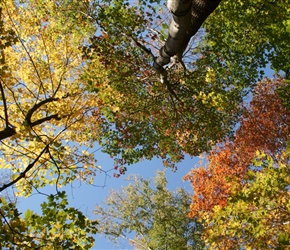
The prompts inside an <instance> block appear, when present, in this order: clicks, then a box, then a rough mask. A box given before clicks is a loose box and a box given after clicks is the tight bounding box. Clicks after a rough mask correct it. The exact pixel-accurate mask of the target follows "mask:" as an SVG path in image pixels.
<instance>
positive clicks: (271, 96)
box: [185, 78, 290, 217]
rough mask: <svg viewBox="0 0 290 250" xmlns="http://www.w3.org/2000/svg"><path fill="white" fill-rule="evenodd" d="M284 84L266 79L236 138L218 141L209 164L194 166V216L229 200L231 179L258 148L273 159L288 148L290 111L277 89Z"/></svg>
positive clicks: (189, 176)
mask: <svg viewBox="0 0 290 250" xmlns="http://www.w3.org/2000/svg"><path fill="white" fill-rule="evenodd" d="M283 86H285V84H284V80H283V79H279V78H277V79H273V80H269V79H264V80H263V81H262V82H260V83H259V84H258V85H257V87H256V89H255V91H254V93H253V96H252V101H251V104H250V106H249V108H248V110H247V112H246V113H245V114H244V115H243V117H242V120H241V124H240V127H239V129H238V130H237V131H236V136H235V138H234V139H233V140H232V141H230V140H228V141H227V142H226V143H223V144H220V145H218V146H217V147H216V148H215V149H213V151H212V152H211V154H210V155H209V157H208V161H209V165H208V167H200V168H197V169H193V170H191V171H190V172H189V173H188V174H187V176H186V177H185V179H187V180H189V181H190V182H191V183H192V187H193V189H194V192H195V194H194V196H193V202H192V204H191V212H190V216H191V217H195V216H197V217H199V215H200V214H202V213H203V212H210V211H212V209H213V207H214V206H215V205H219V206H221V207H223V206H225V205H226V204H227V197H228V194H229V193H230V192H231V189H232V185H231V182H228V181H229V180H231V179H236V180H240V179H241V178H243V176H244V174H245V173H246V172H247V170H248V168H249V167H251V164H252V159H253V158H254V157H255V154H256V151H257V150H260V151H264V152H266V153H267V154H269V155H271V156H272V157H273V158H274V159H275V157H276V155H277V154H280V153H281V151H282V150H284V149H285V148H286V145H287V141H288V140H289V135H290V127H289V124H290V113H289V110H287V109H286V108H285V107H284V106H283V102H282V100H281V98H280V97H279V96H278V94H277V93H276V91H275V90H276V89H277V88H278V87H279V88H281V89H282V88H283Z"/></svg>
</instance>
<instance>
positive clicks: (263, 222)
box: [204, 153, 290, 249]
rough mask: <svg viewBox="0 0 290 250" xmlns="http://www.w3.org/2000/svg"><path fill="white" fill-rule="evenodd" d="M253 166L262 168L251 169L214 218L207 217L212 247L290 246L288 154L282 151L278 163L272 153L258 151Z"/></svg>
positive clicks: (260, 247) (208, 239) (218, 207)
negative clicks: (257, 169)
mask: <svg viewBox="0 0 290 250" xmlns="http://www.w3.org/2000/svg"><path fill="white" fill-rule="evenodd" d="M253 166H255V167H258V168H261V171H258V172H254V171H253V170H248V172H247V174H246V175H245V176H244V178H243V179H242V183H243V184H242V186H241V187H238V188H237V189H233V190H232V192H231V194H230V195H229V197H228V200H229V202H228V204H227V206H226V207H224V208H222V207H220V206H215V207H214V209H213V215H212V217H211V218H210V219H209V220H205V222H204V223H205V225H206V228H207V229H206V233H205V238H206V239H207V241H208V242H210V243H211V247H213V248H215V247H218V248H219V249H220V248H225V249H237V247H238V246H240V247H246V249H286V246H288V247H289V245H290V226H289V219H290V202H289V201H290V195H289V185H290V178H289V174H290V168H289V155H288V156H287V155H286V154H284V153H283V154H282V155H281V157H280V159H279V161H278V162H277V161H276V160H275V161H274V160H273V159H272V158H271V157H270V156H269V155H266V154H264V153H258V155H257V158H256V159H255V161H254V163H253ZM233 184H235V183H233ZM237 185H238V186H239V185H240V183H237Z"/></svg>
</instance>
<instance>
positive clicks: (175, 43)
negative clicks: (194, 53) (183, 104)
mask: <svg viewBox="0 0 290 250" xmlns="http://www.w3.org/2000/svg"><path fill="white" fill-rule="evenodd" d="M220 2H221V0H168V2H167V7H168V9H169V11H170V12H171V13H172V16H173V18H172V21H171V24H170V27H169V34H168V38H167V40H166V42H165V44H164V46H163V47H162V48H161V49H160V51H159V54H160V55H159V56H158V57H157V58H156V59H155V61H154V67H155V68H156V69H157V70H158V71H162V70H163V66H164V65H166V64H168V63H169V62H170V57H172V56H174V55H176V54H177V53H181V54H182V53H183V52H184V50H185V49H186V47H187V45H188V43H189V41H190V38H191V37H192V36H194V35H195V34H196V32H197V31H198V30H199V28H200V27H201V25H202V24H203V22H204V21H205V20H206V19H207V17H208V16H209V15H210V14H211V13H212V12H213V11H214V10H215V9H216V8H217V6H218V5H219V3H220Z"/></svg>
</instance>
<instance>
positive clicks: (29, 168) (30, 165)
mask: <svg viewBox="0 0 290 250" xmlns="http://www.w3.org/2000/svg"><path fill="white" fill-rule="evenodd" d="M48 148H49V144H47V145H46V146H45V147H44V149H43V150H42V151H41V152H40V154H39V155H38V156H37V157H36V159H35V160H34V161H33V162H32V163H30V164H29V165H28V166H27V167H26V168H25V170H24V171H23V172H22V173H20V174H19V176H18V177H17V178H16V179H14V180H13V181H11V182H9V183H8V184H4V185H3V186H2V187H1V188H0V192H2V191H3V190H5V189H6V188H8V187H10V186H12V185H14V184H16V183H17V182H18V181H20V180H21V179H22V178H25V175H26V173H27V172H28V171H29V170H31V169H32V168H33V167H34V165H35V164H36V162H37V161H38V160H39V159H40V157H41V156H42V155H43V154H44V153H45V152H46V151H47V150H48Z"/></svg>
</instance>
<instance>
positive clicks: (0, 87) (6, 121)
mask: <svg viewBox="0 0 290 250" xmlns="http://www.w3.org/2000/svg"><path fill="white" fill-rule="evenodd" d="M0 90H1V95H2V100H3V106H4V115H5V127H6V128H8V127H9V121H8V109H7V104H6V97H5V93H4V89H3V86H2V80H0Z"/></svg>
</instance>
